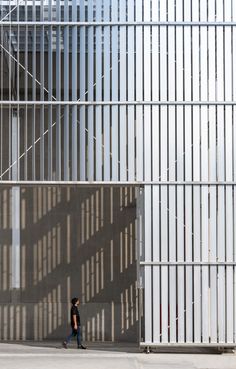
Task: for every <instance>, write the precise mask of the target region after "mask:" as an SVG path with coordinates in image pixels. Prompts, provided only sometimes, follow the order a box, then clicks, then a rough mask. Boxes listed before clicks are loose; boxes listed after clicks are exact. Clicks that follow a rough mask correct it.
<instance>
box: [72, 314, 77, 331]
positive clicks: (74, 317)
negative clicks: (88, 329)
mask: <svg viewBox="0 0 236 369" xmlns="http://www.w3.org/2000/svg"><path fill="white" fill-rule="evenodd" d="M73 321H74V329H78V327H77V318H76V315H75V314H74V315H73Z"/></svg>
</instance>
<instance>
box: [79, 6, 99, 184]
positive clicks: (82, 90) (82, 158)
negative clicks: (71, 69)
mask: <svg viewBox="0 0 236 369" xmlns="http://www.w3.org/2000/svg"><path fill="white" fill-rule="evenodd" d="M97 8H98V9H99V11H101V10H100V7H99V5H98V4H97ZM79 14H80V18H79V19H80V22H84V21H85V0H81V1H80V3H79ZM98 32H99V35H100V32H101V31H100V30H98ZM79 40H80V49H79V60H80V70H79V77H80V78H79V91H80V95H79V96H80V101H85V79H86V65H85V52H86V45H85V42H86V41H85V27H84V26H81V27H79ZM96 41H97V45H99V47H100V48H101V39H100V38H99V39H98V40H96ZM98 65H99V67H98V70H97V78H101V77H100V74H101V69H100V64H98ZM99 89H100V85H99ZM99 97H100V100H101V96H99ZM97 109H100V110H101V108H99V107H98V108H97ZM99 124H101V122H99ZM85 128H86V126H85V106H83V105H82V106H80V107H79V162H80V171H79V173H80V176H79V178H80V180H81V181H85V179H86V168H85V167H86V143H85V142H86V137H85V133H86V132H85ZM97 139H98V138H97ZM99 145H101V143H100V141H99ZM98 160H100V157H98ZM99 179H101V178H99Z"/></svg>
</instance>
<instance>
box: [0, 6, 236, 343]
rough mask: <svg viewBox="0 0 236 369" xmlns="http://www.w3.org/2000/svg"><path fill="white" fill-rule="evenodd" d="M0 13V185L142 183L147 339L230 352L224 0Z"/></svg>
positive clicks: (231, 116)
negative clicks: (216, 347)
mask: <svg viewBox="0 0 236 369" xmlns="http://www.w3.org/2000/svg"><path fill="white" fill-rule="evenodd" d="M46 4H47V5H46ZM7 13H9V14H8V15H7ZM1 16H2V21H1V25H0V27H1V57H0V65H1V72H0V79H1V81H0V86H1V93H0V96H1V97H0V100H1V101H0V107H1V109H0V119H1V122H0V155H1V158H0V171H1V173H0V180H1V181H2V183H5V182H3V181H6V180H10V181H20V180H21V181H22V180H26V181H36V180H37V181H39V182H37V183H44V182H46V181H48V183H52V182H51V181H53V180H56V181H58V182H59V183H62V182H61V181H62V180H63V181H66V182H64V184H65V183H68V184H72V181H73V183H74V184H76V183H88V181H89V182H90V181H91V182H95V181H98V182H97V183H100V184H104V183H107V184H110V183H113V184H132V185H136V184H137V185H138V186H139V185H142V186H143V187H144V188H142V189H141V190H140V194H141V195H140V198H142V199H141V200H140V201H139V203H142V201H144V202H143V204H142V205H141V208H140V209H139V211H140V212H141V211H143V213H142V215H141V218H142V222H141V224H142V226H143V229H142V232H141V233H142V241H143V242H142V246H143V247H144V253H142V257H143V258H142V259H141V260H140V270H141V272H142V273H144V308H145V309H144V327H145V328H144V336H143V341H144V342H143V344H149V345H150V344H157V345H158V344H162V345H166V344H169V343H173V344H194V345H198V344H222V343H223V344H230V343H231V344H232V343H235V335H236V323H234V325H233V324H231V322H232V321H234V322H235V321H236V308H235V306H236V300H235V299H236V288H235V285H236V283H235V281H236V271H235V262H236V260H235V254H236V242H235V239H236V237H235V229H236V221H235V210H236V200H235V198H236V196H235V191H234V189H235V172H236V164H235V163H236V158H235V150H234V143H235V141H236V133H235V132H236V126H235V121H236V113H235V98H236V90H235V86H236V72H235V65H236V63H235V62H236V47H235V41H236V30H235V29H236V5H235V4H234V2H233V1H232V0H217V1H215V0H196V1H195V0H192V1H188V0H169V1H162V0H161V1H151V0H129V1H128V0H119V1H118V0H97V1H94V0H87V1H85V0H81V1H78V0H66V1H52V0H49V1H47V2H44V1H43V0H38V1H36V0H32V1H29V0H28V1H25V2H22V4H21V2H18V1H16V2H11V4H9V2H8V4H7V5H6V4H5V2H2V3H1ZM222 22H223V23H222ZM4 68H5V69H4ZM5 72H6V73H5ZM21 73H22V76H23V78H22V77H21ZM4 76H6V77H4ZM4 78H5V79H4ZM5 86H6V88H5ZM13 116H14V117H15V116H17V119H16V120H14V119H13ZM16 121H17V122H18V123H17V124H16ZM20 123H21V124H20ZM49 181H50V182H49ZM67 181H68V182H67ZM77 181H79V182H77ZM138 182H139V183H138ZM12 183H17V182H12ZM35 183H36V182H35ZM143 196H144V197H143ZM16 210H17V212H18V210H19V209H18V208H17V209H16ZM140 212H139V214H140ZM14 222H15V223H14V224H16V223H17V219H14ZM17 242H18V241H15V244H16V243H17ZM225 263H227V265H226V264H225ZM16 272H17V269H16ZM142 287H143V286H142Z"/></svg>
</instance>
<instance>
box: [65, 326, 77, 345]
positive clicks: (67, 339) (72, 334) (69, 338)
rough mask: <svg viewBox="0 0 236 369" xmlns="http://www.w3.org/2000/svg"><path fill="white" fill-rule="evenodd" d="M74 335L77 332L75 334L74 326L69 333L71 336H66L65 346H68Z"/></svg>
mask: <svg viewBox="0 0 236 369" xmlns="http://www.w3.org/2000/svg"><path fill="white" fill-rule="evenodd" d="M74 335H75V334H74V330H73V328H72V330H71V333H70V334H69V336H68V337H67V338H66V340H65V341H64V342H63V346H64V348H67V345H68V343H69V342H70V340H71V338H72V337H73V336H74Z"/></svg>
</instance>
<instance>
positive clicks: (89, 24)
mask: <svg viewBox="0 0 236 369" xmlns="http://www.w3.org/2000/svg"><path fill="white" fill-rule="evenodd" d="M0 26H8V27H9V26H60V27H61V26H62V27H63V26H72V27H73V26H78V27H79V26H82V27H101V26H127V27H128V26H132V27H135V26H136V27H140V26H148V27H150V26H151V27H160V26H163V27H173V26H174V27H220V26H221V27H235V26H236V22H155V21H153V22H152V21H138V22H135V21H132V22H119V21H117V22H107V21H104V22H74V21H1V22H0Z"/></svg>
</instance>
